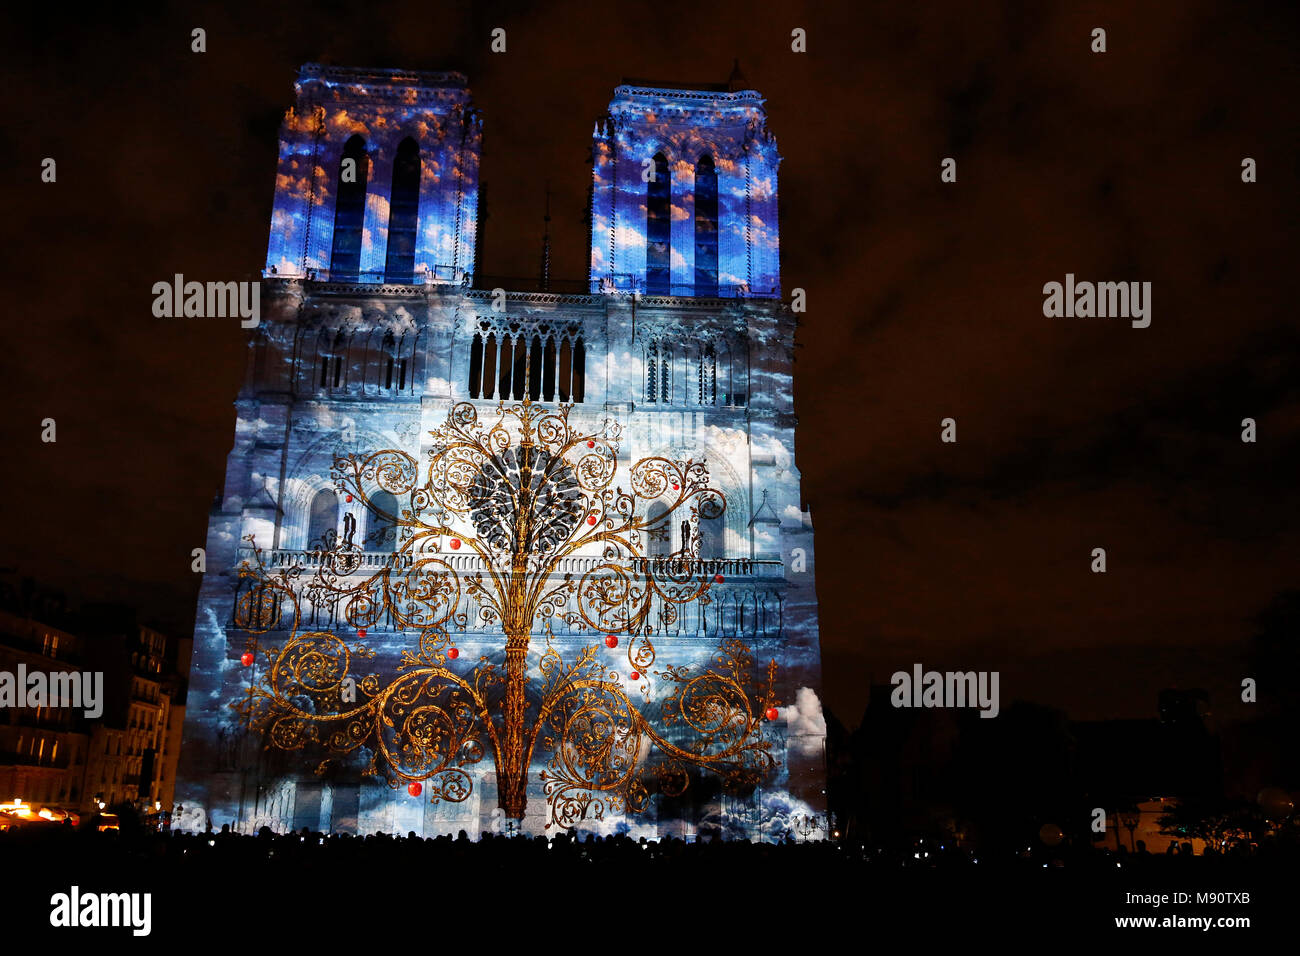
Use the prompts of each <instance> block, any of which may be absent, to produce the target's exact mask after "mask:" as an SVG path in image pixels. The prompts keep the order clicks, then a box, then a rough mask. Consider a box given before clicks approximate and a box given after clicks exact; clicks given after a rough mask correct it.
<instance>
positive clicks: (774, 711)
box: [767, 707, 781, 720]
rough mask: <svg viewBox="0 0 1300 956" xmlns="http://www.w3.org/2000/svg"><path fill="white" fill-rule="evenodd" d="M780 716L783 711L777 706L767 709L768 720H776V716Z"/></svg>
mask: <svg viewBox="0 0 1300 956" xmlns="http://www.w3.org/2000/svg"><path fill="white" fill-rule="evenodd" d="M779 716H781V712H780V711H779V710H777V709H776V708H775V707H769V708H768V709H767V719H768V720H776V718H777V717H779Z"/></svg>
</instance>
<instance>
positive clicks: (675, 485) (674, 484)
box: [673, 482, 681, 491]
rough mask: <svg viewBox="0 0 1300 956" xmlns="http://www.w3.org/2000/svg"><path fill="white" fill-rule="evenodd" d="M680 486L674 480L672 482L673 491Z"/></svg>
mask: <svg viewBox="0 0 1300 956" xmlns="http://www.w3.org/2000/svg"><path fill="white" fill-rule="evenodd" d="M680 487H681V485H679V484H677V483H676V482H673V491H676V490H677V489H679V488H680Z"/></svg>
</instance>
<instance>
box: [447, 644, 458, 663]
mask: <svg viewBox="0 0 1300 956" xmlns="http://www.w3.org/2000/svg"><path fill="white" fill-rule="evenodd" d="M447 656H448V657H450V658H451V659H452V660H453V661H454V660H455V659H456V658H458V657H460V651H458V650H456V648H454V647H449V648H447Z"/></svg>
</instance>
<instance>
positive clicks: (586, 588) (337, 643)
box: [231, 400, 776, 828]
mask: <svg viewBox="0 0 1300 956" xmlns="http://www.w3.org/2000/svg"><path fill="white" fill-rule="evenodd" d="M571 408H572V406H570V405H560V406H558V407H556V408H554V409H544V408H542V407H541V406H537V405H534V404H533V403H532V402H530V401H528V400H525V401H524V402H522V403H517V404H514V405H511V406H507V405H506V404H505V403H504V402H503V403H501V404H500V405H499V406H498V407H497V414H496V418H495V420H494V421H489V422H480V420H479V415H478V411H477V410H476V409H475V407H474V406H473V405H472V404H470V403H460V404H457V405H455V406H453V407H452V409H451V410H450V412H449V413H448V416H447V419H446V421H445V422H444V424H443V425H441V426H440V427H439V428H437V429H435V430H434V431H433V432H431V433H430V434H431V437H432V439H433V447H432V448H431V449H430V451H429V462H428V467H427V474H426V477H425V480H424V481H421V480H420V476H419V469H418V467H417V462H416V460H415V459H413V458H412V457H411V456H409V455H406V454H405V453H403V452H400V451H395V450H383V451H378V452H374V453H371V454H367V455H362V456H356V455H348V456H345V457H340V458H338V459H337V460H336V461H335V463H334V467H333V468H332V470H331V474H332V476H333V478H334V480H335V482H336V484H337V485H338V487H339V489H340V491H342V492H345V493H346V494H348V495H350V496H353V497H354V498H356V499H357V500H358V501H359V503H360V505H361V506H362V507H364V508H366V509H368V510H370V511H371V512H373V513H375V514H376V515H378V516H379V517H380V518H381V519H382V520H383V521H384V522H387V523H389V524H391V525H392V526H393V527H394V528H395V529H396V531H397V540H396V549H395V552H394V554H393V556H392V559H391V560H386V561H385V562H384V564H383V566H382V567H381V568H379V570H377V571H375V572H374V573H370V574H361V573H360V572H361V569H362V567H363V566H364V558H365V555H364V553H363V552H361V551H360V549H359V548H357V547H356V546H355V545H352V544H351V542H350V541H344V542H340V543H338V545H337V546H336V547H334V548H333V549H331V550H330V551H327V552H324V553H323V554H322V555H321V560H320V561H319V563H318V565H317V567H316V568H315V570H314V573H313V574H312V575H311V577H310V578H309V579H307V580H305V581H303V582H301V586H299V579H300V578H301V577H302V575H303V568H301V567H298V566H294V567H290V568H287V569H283V570H281V571H279V572H278V573H276V574H271V573H270V572H268V570H267V569H266V568H265V566H264V564H263V561H262V553H261V551H260V550H258V549H257V548H256V547H254V548H253V552H252V558H251V560H249V561H246V562H245V563H244V565H243V566H242V567H241V569H240V576H241V579H243V580H244V581H245V582H246V583H247V584H248V585H250V586H249V587H247V589H246V590H244V591H243V592H242V593H241V594H240V595H239V597H238V599H237V603H236V610H235V623H236V624H237V625H238V626H239V627H241V628H243V629H245V630H247V631H249V632H250V633H251V634H255V635H262V634H268V633H270V632H272V631H275V630H277V629H279V630H285V631H287V638H286V639H285V640H284V643H283V644H281V645H279V646H278V647H275V646H272V647H269V648H265V649H264V651H263V653H264V655H265V657H266V659H267V663H268V666H267V667H266V668H264V669H263V670H262V671H261V675H260V678H259V679H257V680H255V681H253V683H252V686H251V687H250V688H249V689H248V690H247V692H246V695H245V697H244V698H243V699H242V700H241V701H238V702H236V703H235V704H232V705H231V706H232V707H234V708H235V709H236V710H237V711H238V712H239V713H240V714H241V715H243V716H244V717H245V718H247V720H248V722H249V723H250V725H255V726H256V727H258V728H259V729H260V730H262V731H263V733H264V734H265V740H266V743H267V746H274V747H277V748H281V749H286V750H296V749H302V748H305V747H308V746H311V747H319V748H323V749H324V750H325V751H327V752H328V753H331V754H336V755H337V754H347V753H352V752H358V751H363V750H364V752H368V753H369V755H370V760H369V765H368V767H367V772H370V773H375V774H382V775H384V776H385V777H386V778H387V779H388V780H389V781H390V783H391V784H392V785H393V786H399V785H400V784H401V782H402V781H415V780H420V781H428V789H429V794H430V798H431V799H432V800H434V801H435V802H436V801H439V800H445V801H452V802H456V801H461V800H464V799H466V798H467V797H468V796H469V795H470V793H471V791H472V787H473V778H472V776H471V774H470V773H469V772H467V770H466V768H467V767H470V766H472V765H473V764H475V763H477V762H479V761H480V760H482V759H483V758H484V757H486V756H488V755H489V754H490V755H491V757H492V759H493V762H494V764H495V768H496V772H497V778H498V783H499V786H500V790H501V805H502V807H503V808H504V809H505V811H506V813H507V815H508V816H511V817H520V816H522V815H523V811H524V807H525V800H526V790H527V779H528V768H529V767H530V765H531V762H532V759H533V751H534V748H535V746H536V745H537V744H538V743H539V742H540V743H541V744H542V746H543V748H544V750H545V751H546V752H548V753H549V754H550V756H549V759H548V761H547V762H546V769H545V770H544V771H542V773H541V779H542V781H543V790H544V792H545V794H546V795H547V800H548V803H549V806H550V815H549V822H548V823H547V826H548V827H549V826H552V825H554V826H559V827H562V828H564V827H571V826H573V825H575V824H576V823H578V822H579V821H581V820H584V819H600V818H602V817H603V816H604V815H605V814H606V813H609V812H612V811H621V812H626V813H638V812H640V811H641V810H643V809H644V808H645V807H646V805H647V803H648V801H649V800H650V799H651V797H652V796H653V795H654V794H655V793H664V794H670V795H671V794H680V793H681V792H682V791H683V790H684V789H685V787H686V785H687V782H688V781H689V772H688V771H689V769H690V768H703V769H707V770H710V771H713V772H715V773H717V774H719V775H721V776H722V778H723V780H724V782H725V783H727V784H728V785H743V784H745V783H752V782H754V781H756V780H757V779H758V777H759V776H760V775H761V774H762V773H764V772H766V771H767V770H768V769H770V768H771V767H772V766H773V764H774V760H773V757H772V755H771V752H770V743H769V742H768V741H767V740H765V739H764V737H763V733H762V720H763V713H764V711H765V710H766V709H767V708H768V707H770V706H772V704H773V703H774V702H775V697H774V695H773V686H774V677H775V667H776V662H775V661H773V662H772V663H771V665H770V666H769V667H768V674H767V678H768V679H767V686H766V689H765V690H764V691H763V692H762V693H760V694H755V692H754V691H753V690H752V688H751V686H750V679H749V670H750V668H751V665H752V661H751V660H750V652H749V649H748V648H747V647H746V646H745V645H744V644H743V643H741V642H740V641H738V640H724V641H723V642H722V646H721V647H720V648H719V649H718V652H717V654H716V656H715V658H714V660H713V663H712V665H711V666H709V667H708V668H706V669H703V670H700V671H698V672H694V671H691V669H690V668H688V667H686V666H674V665H665V666H662V667H660V668H659V669H658V670H654V671H653V677H654V680H655V682H656V685H657V686H660V687H663V688H665V689H667V690H668V691H669V692H668V696H667V697H666V699H665V700H664V701H663V706H662V710H663V714H662V722H663V724H664V727H665V728H672V727H677V728H678V730H675V731H674V736H679V735H680V733H679V732H680V729H681V728H686V729H688V730H689V734H690V736H691V741H690V742H689V743H687V744H684V745H683V744H681V743H674V742H673V741H671V740H669V739H668V737H667V736H665V732H666V731H664V732H661V729H659V728H656V727H655V726H652V724H651V721H650V720H649V719H648V718H647V717H646V716H645V714H644V713H643V711H642V709H639V708H638V706H637V705H636V704H634V703H633V701H632V699H631V698H630V697H629V696H628V690H627V688H626V687H625V685H624V683H623V678H622V676H621V675H620V674H619V673H617V672H615V671H614V670H612V669H611V668H610V667H609V666H608V665H607V664H605V663H602V660H601V656H600V654H599V653H598V651H599V646H598V645H593V646H590V647H584V648H582V649H581V650H579V651H578V653H577V655H576V657H575V658H574V659H573V660H572V661H571V662H569V663H565V662H564V661H563V660H562V659H561V657H560V655H559V653H558V652H557V651H556V650H555V648H554V646H553V644H552V641H551V637H550V623H551V621H552V620H555V619H561V620H564V621H566V622H568V623H569V624H570V625H573V626H575V627H580V628H581V627H586V628H591V629H593V630H594V631H596V632H597V633H601V634H604V633H611V634H614V633H616V634H622V635H625V639H624V646H625V648H626V650H625V652H624V653H625V654H626V658H627V661H628V664H629V665H630V667H631V668H632V669H633V670H634V671H636V672H637V673H639V674H644V675H646V676H645V677H644V678H642V680H644V681H645V683H643V684H642V686H641V691H642V694H643V695H644V694H645V693H646V692H647V691H648V689H649V687H650V684H649V680H650V676H651V671H652V668H654V667H655V665H656V661H657V655H656V649H655V647H654V644H653V643H652V636H653V635H654V634H655V633H658V632H661V631H662V629H663V628H665V627H666V626H668V625H671V624H672V623H673V622H674V621H675V620H676V615H677V614H678V609H679V608H680V607H681V606H682V605H685V604H688V603H690V602H693V601H700V602H707V601H709V590H710V588H711V587H712V586H713V585H714V583H715V582H714V580H713V578H712V577H710V575H708V574H706V573H704V571H703V570H702V562H700V561H699V553H698V547H699V546H698V541H697V540H696V538H695V536H692V535H683V541H682V546H681V548H680V549H679V550H678V551H677V552H675V553H673V554H672V555H668V556H666V559H659V560H655V561H650V560H647V557H646V554H645V545H646V543H647V542H648V541H650V540H651V539H655V538H657V539H659V540H664V539H666V537H667V535H668V532H669V529H671V528H672V527H673V524H672V522H673V521H674V520H684V521H685V522H687V523H689V522H698V521H699V520H700V519H702V518H703V519H708V518H716V517H719V516H720V515H722V514H723V512H724V511H725V509H726V499H725V498H724V497H723V495H722V493H721V492H720V491H718V490H717V489H715V488H713V487H711V486H710V484H709V475H708V468H707V466H706V464H705V463H704V462H702V461H693V460H687V461H672V460H670V459H667V458H662V457H652V458H646V459H642V460H641V461H638V462H636V463H635V464H633V465H632V466H631V467H630V468H629V469H628V481H629V485H630V487H629V488H627V489H624V488H622V487H620V486H619V485H617V484H615V480H616V478H617V475H618V471H619V438H620V435H621V426H619V424H618V423H617V422H615V421H611V420H606V421H604V422H602V423H601V425H600V427H599V428H597V429H595V430H594V431H590V432H589V431H586V430H584V429H583V428H581V427H578V426H575V425H574V423H572V422H570V419H569V413H570V411H571ZM381 491H382V492H385V493H387V494H386V496H385V497H384V500H386V501H391V500H393V498H391V497H387V496H394V497H397V498H398V500H399V501H400V502H401V504H400V505H399V507H398V508H397V513H396V514H389V513H387V512H386V511H384V510H383V509H381V508H380V507H379V506H378V505H376V503H375V501H374V496H375V495H377V494H378V492H381ZM653 501H658V502H660V504H661V505H662V507H661V508H659V509H657V513H655V514H654V516H653V517H651V516H650V509H649V508H648V505H649V504H650V503H651V502H653ZM250 540H251V539H250ZM461 547H463V548H464V551H463V552H462V553H465V554H468V555H470V556H472V557H473V558H474V559H476V561H477V568H478V569H476V570H473V571H472V572H468V573H464V574H462V573H461V572H459V571H457V570H456V568H454V567H453V566H452V564H451V563H450V562H449V561H448V559H447V558H446V556H445V555H446V554H447V549H448V548H452V549H459V548H461ZM593 552H594V553H595V555H596V556H597V562H596V564H595V565H594V566H593V567H590V568H589V569H587V570H586V571H585V573H583V574H582V575H581V577H580V579H579V580H577V581H575V580H574V579H573V575H572V574H570V573H564V572H561V570H560V568H561V562H562V561H564V560H565V559H566V558H570V557H573V556H577V555H579V554H586V555H591V554H592V553H593ZM372 566H373V565H372ZM299 594H301V595H302V597H303V598H306V599H308V600H310V601H311V602H312V603H313V605H314V606H317V607H321V606H328V607H331V608H334V609H336V610H337V611H338V613H339V614H340V616H341V618H342V620H343V621H345V622H346V623H347V625H348V626H350V627H352V628H355V629H358V630H360V629H363V628H367V627H371V626H375V625H377V624H379V623H380V622H384V623H385V624H387V625H391V626H392V627H394V628H395V629H397V630H407V629H410V630H415V631H418V632H419V637H418V639H417V640H415V642H414V646H412V647H409V648H405V649H403V650H402V651H401V660H400V662H399V663H397V665H396V670H395V673H394V674H393V675H391V676H387V677H382V676H381V675H380V674H379V673H374V672H371V673H360V672H355V669H356V668H357V667H361V666H365V665H364V664H363V662H365V664H371V663H374V662H375V661H376V653H375V651H374V650H372V649H370V648H369V647H368V646H367V645H366V643H365V641H364V640H361V639H359V640H357V641H356V642H354V643H353V644H351V645H349V644H348V643H347V642H345V641H344V640H342V639H341V638H340V637H338V636H337V635H336V634H334V633H331V632H328V631H319V630H302V629H301V628H300V624H301V621H302V615H301V613H300V607H299V600H300V598H299ZM466 597H469V598H473V599H474V602H475V605H476V606H477V619H476V621H475V622H473V623H474V624H476V625H477V627H478V628H483V629H495V628H500V630H501V632H502V633H503V635H504V637H505V641H504V647H503V651H504V665H505V666H504V668H503V667H501V665H500V658H495V659H489V658H488V657H487V656H485V657H482V658H480V659H479V660H478V661H477V662H465V663H464V664H462V665H459V666H455V665H453V663H452V660H451V659H452V658H454V657H455V656H456V652H451V653H450V654H449V651H451V646H452V645H451V640H450V637H449V630H448V629H449V628H456V629H459V630H464V629H465V628H466V627H468V626H470V622H469V621H468V620H467V617H468V615H467V613H465V612H461V611H459V610H458V609H459V607H460V605H461V601H462V600H463V599H464V598H466ZM538 628H541V629H542V630H544V631H545V632H546V634H547V642H546V651H545V652H544V653H543V655H542V658H541V664H540V678H541V680H540V683H539V684H535V685H530V680H529V675H528V664H527V651H528V646H529V643H530V640H531V635H532V633H533V631H534V630H535V629H538ZM530 686H531V692H530V693H526V690H529V689H530Z"/></svg>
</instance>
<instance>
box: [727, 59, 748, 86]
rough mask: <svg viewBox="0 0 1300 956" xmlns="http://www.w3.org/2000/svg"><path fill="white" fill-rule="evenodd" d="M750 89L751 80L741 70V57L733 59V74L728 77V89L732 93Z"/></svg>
mask: <svg viewBox="0 0 1300 956" xmlns="http://www.w3.org/2000/svg"><path fill="white" fill-rule="evenodd" d="M747 89H749V80H748V79H747V78H746V77H745V74H744V73H741V72H740V57H736V58H735V60H733V61H732V67H731V76H729V77H728V78H727V90H728V91H729V92H731V93H735V92H738V91H739V90H747Z"/></svg>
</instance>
